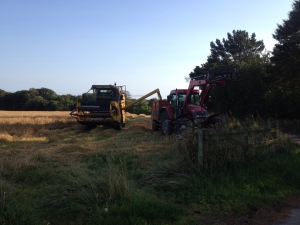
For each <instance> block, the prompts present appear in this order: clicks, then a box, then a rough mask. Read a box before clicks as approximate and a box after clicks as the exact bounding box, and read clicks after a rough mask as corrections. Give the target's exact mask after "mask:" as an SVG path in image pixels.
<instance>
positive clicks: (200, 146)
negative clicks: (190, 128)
mask: <svg viewBox="0 0 300 225" xmlns="http://www.w3.org/2000/svg"><path fill="white" fill-rule="evenodd" d="M203 142H204V138H203V129H199V130H198V165H199V166H200V169H203V152H204V149H203V148H204V143H203Z"/></svg>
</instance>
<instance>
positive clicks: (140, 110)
mask: <svg viewBox="0 0 300 225" xmlns="http://www.w3.org/2000/svg"><path fill="white" fill-rule="evenodd" d="M133 113H135V114H147V115H150V114H151V108H150V107H149V106H148V102H147V100H145V99H144V100H142V101H140V102H138V103H137V104H135V105H134V106H133Z"/></svg>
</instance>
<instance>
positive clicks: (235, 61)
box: [190, 30, 269, 116]
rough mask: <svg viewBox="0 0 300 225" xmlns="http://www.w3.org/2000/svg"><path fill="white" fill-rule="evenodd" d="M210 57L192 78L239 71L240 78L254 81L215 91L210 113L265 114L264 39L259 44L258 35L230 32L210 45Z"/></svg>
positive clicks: (266, 56) (265, 62)
mask: <svg viewBox="0 0 300 225" xmlns="http://www.w3.org/2000/svg"><path fill="white" fill-rule="evenodd" d="M210 47H211V54H210V55H209V56H208V57H207V62H206V63H204V64H202V65H201V66H196V68H195V69H194V71H193V72H191V73H190V78H195V77H197V76H199V75H201V74H206V73H207V72H209V71H211V70H213V69H233V68H235V69H236V75H237V77H249V78H251V79H249V80H247V81H244V82H240V83H236V84H235V85H227V86H224V87H221V88H216V89H214V90H213V91H212V98H211V99H212V103H213V104H212V106H213V108H211V110H213V111H214V112H218V113H224V112H226V111H227V110H229V109H230V110H232V111H233V113H234V114H235V115H236V116H245V115H249V114H257V112H261V111H264V108H263V105H264V104H263V102H264V92H265V90H266V89H265V88H266V85H265V83H264V77H265V76H266V71H265V70H266V69H265V65H266V64H268V63H269V55H268V54H265V53H264V52H263V50H264V48H265V46H264V43H263V41H262V40H260V41H257V40H256V35H255V33H252V35H251V36H249V34H248V32H246V31H242V30H237V31H235V30H233V32H232V34H230V33H227V39H225V38H223V39H222V41H220V40H219V39H216V42H215V43H214V42H211V43H210Z"/></svg>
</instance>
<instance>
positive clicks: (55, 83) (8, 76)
mask: <svg viewBox="0 0 300 225" xmlns="http://www.w3.org/2000/svg"><path fill="white" fill-rule="evenodd" d="M292 2H293V1H292V0H252V1H241V0H226V1H225V0H202V1H201V0H197V1H196V0H172V1H171V0H169V1H167V0H165V1H164V0H160V1H158V0H152V1H143V0H126V1H120V0H119V1H117V0H110V1H103V0H98V1H92V0H86V1H83V0H82V1H79V0H72V1H71V0H64V1H58V0H51V1H46V0H42V1H41V0H26V1H24V0H20V1H19V0H0V89H3V90H5V91H7V92H16V91H19V90H28V89H29V88H41V87H45V88H49V89H52V90H53V91H55V92H56V93H57V94H60V95H61V94H72V95H80V94H82V93H84V92H86V91H88V90H89V88H90V87H91V86H92V85H93V84H113V83H114V82H117V85H126V89H127V91H129V92H130V93H131V94H132V95H133V97H135V96H139V95H144V94H147V93H148V92H150V91H152V90H154V89H156V88H159V89H160V91H161V93H162V95H163V98H166V96H167V94H168V93H169V91H170V90H172V89H175V88H187V86H188V83H186V82H185V79H184V77H188V75H189V73H190V72H191V71H193V69H194V68H195V66H197V65H201V64H202V63H205V62H206V59H207V56H208V55H210V42H211V41H215V40H216V39H222V38H226V37H227V33H228V32H230V33H231V32H232V30H246V31H247V32H248V33H249V34H252V33H255V34H256V38H257V40H263V41H264V43H265V45H266V48H267V49H268V50H272V47H273V45H274V43H275V40H273V38H272V33H274V31H275V29H276V27H277V24H281V23H282V20H283V19H287V16H288V12H289V11H291V9H292ZM153 97H156V96H153Z"/></svg>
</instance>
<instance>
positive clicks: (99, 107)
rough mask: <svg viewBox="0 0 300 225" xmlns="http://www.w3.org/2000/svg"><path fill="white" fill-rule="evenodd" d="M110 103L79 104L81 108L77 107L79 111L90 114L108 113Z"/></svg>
mask: <svg viewBox="0 0 300 225" xmlns="http://www.w3.org/2000/svg"><path fill="white" fill-rule="evenodd" d="M109 106H110V101H101V102H81V106H80V107H78V110H79V111H89V112H91V113H97V112H101V113H109Z"/></svg>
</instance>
